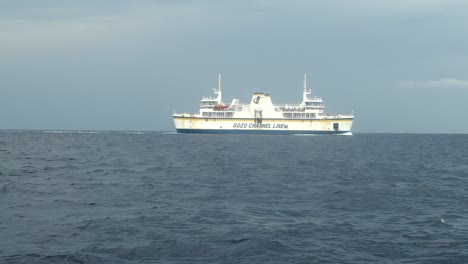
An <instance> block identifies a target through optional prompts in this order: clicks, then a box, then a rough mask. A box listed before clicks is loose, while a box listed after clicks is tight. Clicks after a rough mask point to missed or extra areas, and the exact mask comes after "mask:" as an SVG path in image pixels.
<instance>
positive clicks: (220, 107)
mask: <svg viewBox="0 0 468 264" xmlns="http://www.w3.org/2000/svg"><path fill="white" fill-rule="evenodd" d="M228 107H229V105H216V106H215V107H214V109H217V110H223V109H226V108H228Z"/></svg>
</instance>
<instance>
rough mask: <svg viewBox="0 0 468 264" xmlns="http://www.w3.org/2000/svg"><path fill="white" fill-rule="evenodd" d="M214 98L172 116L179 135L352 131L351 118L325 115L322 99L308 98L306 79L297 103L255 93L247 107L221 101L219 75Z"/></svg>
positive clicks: (236, 100)
mask: <svg viewBox="0 0 468 264" xmlns="http://www.w3.org/2000/svg"><path fill="white" fill-rule="evenodd" d="M214 93H215V95H216V97H203V98H202V100H201V103H200V110H199V112H198V113H195V114H188V113H183V114H178V113H174V114H173V118H174V123H175V127H176V130H177V132H180V133H219V134H225V133H235V134H247V133H248V134H254V133H261V134H346V133H350V132H351V127H352V125H353V120H354V115H353V114H350V115H329V114H326V113H325V110H324V103H323V100H322V98H320V97H316V96H310V94H311V92H310V90H307V76H304V92H303V97H302V102H301V103H300V104H282V105H275V104H273V102H272V101H271V97H270V95H269V94H266V93H254V94H253V95H252V99H251V100H250V103H249V104H240V102H239V99H233V100H232V102H231V104H224V103H223V101H222V91H221V75H220V76H219V79H218V89H214Z"/></svg>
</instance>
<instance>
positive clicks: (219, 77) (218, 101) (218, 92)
mask: <svg viewBox="0 0 468 264" xmlns="http://www.w3.org/2000/svg"><path fill="white" fill-rule="evenodd" d="M215 94H217V95H218V97H217V98H216V101H217V103H218V105H220V104H222V102H221V100H222V97H221V73H220V74H218V91H216V92H215Z"/></svg>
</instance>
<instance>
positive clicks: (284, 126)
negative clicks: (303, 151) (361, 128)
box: [174, 116, 353, 135]
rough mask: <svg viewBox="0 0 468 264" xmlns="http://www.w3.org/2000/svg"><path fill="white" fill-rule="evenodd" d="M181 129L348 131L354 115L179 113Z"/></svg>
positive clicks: (177, 119)
mask: <svg viewBox="0 0 468 264" xmlns="http://www.w3.org/2000/svg"><path fill="white" fill-rule="evenodd" d="M174 123H175V127H176V131H177V132H178V133H203V134H278V135H291V134H327V135H333V134H347V133H350V132H351V127H352V124H353V118H331V119H262V120H261V121H259V120H257V119H253V118H249V119H245V118H217V119H216V118H211V119H210V118H208V119H206V118H199V117H193V116H192V117H180V116H179V117H177V116H174Z"/></svg>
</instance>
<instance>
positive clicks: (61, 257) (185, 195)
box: [0, 130, 468, 263]
mask: <svg viewBox="0 0 468 264" xmlns="http://www.w3.org/2000/svg"><path fill="white" fill-rule="evenodd" d="M467 149H468V135H406V134H393V135H392V134H357V135H353V136H260V135H183V134H172V133H167V134H166V133H156V132H154V133H151V132H145V133H131V132H97V133H84V132H63V131H46V132H44V131H7V130H4V131H0V263H468V159H467V158H468V151H467Z"/></svg>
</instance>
